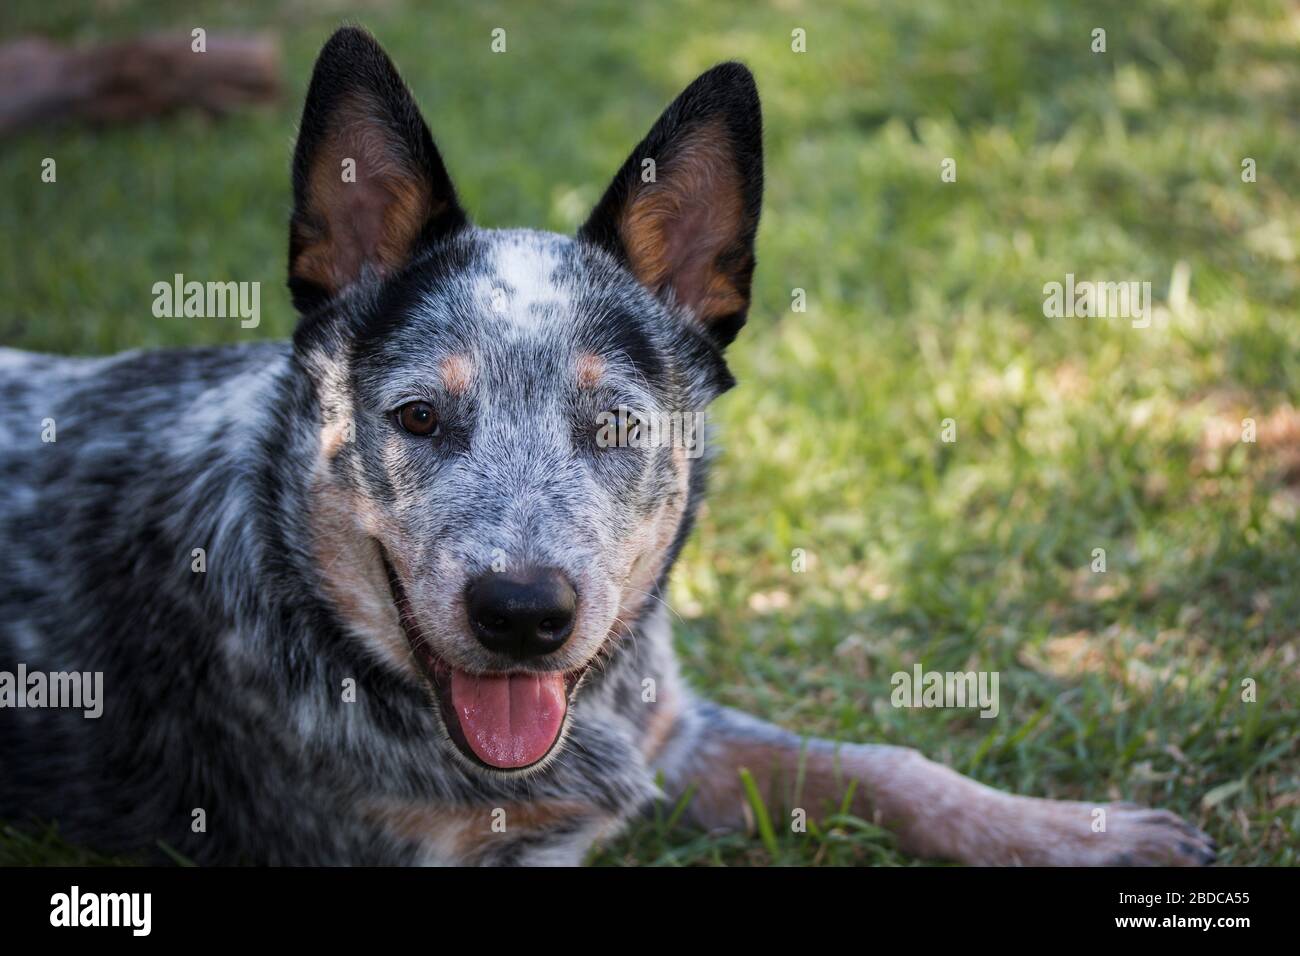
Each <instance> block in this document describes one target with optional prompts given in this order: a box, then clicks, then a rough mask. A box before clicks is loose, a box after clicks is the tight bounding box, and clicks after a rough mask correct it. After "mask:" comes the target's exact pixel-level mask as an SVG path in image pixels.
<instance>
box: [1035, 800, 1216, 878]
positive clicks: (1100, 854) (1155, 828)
mask: <svg viewBox="0 0 1300 956" xmlns="http://www.w3.org/2000/svg"><path fill="white" fill-rule="evenodd" d="M1022 799H1023V798H1022ZM1019 809H1020V810H1021V812H1022V814H1023V816H1022V819H1024V820H1025V821H1026V823H1027V824H1028V825H1029V827H1030V828H1031V830H1032V832H1033V833H1034V834H1035V843H1034V844H1031V846H1032V848H1027V852H1024V853H1023V854H1018V856H1019V857H1020V859H1019V860H1018V862H1023V863H1032V864H1037V865H1047V866H1208V865H1209V864H1211V863H1213V862H1214V861H1215V858H1216V853H1217V850H1218V846H1217V845H1216V844H1215V842H1214V841H1213V840H1212V839H1210V837H1209V836H1208V835H1207V834H1205V833H1204V832H1202V831H1201V830H1199V829H1197V828H1196V827H1194V826H1192V824H1190V823H1188V822H1187V821H1186V820H1184V819H1182V818H1181V817H1179V816H1178V815H1177V814H1174V813H1170V812H1169V811H1168V810H1152V809H1150V808H1148V807H1139V806H1136V805H1134V804H1131V803H1097V804H1089V803H1076V802H1073V801H1055V800H1035V801H1033V805H1032V806H1031V807H1025V806H1022V807H1020V808H1019ZM1030 821H1032V822H1030Z"/></svg>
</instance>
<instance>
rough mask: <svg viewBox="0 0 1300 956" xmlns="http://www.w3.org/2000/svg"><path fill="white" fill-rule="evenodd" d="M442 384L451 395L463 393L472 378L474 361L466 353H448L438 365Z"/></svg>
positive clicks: (467, 388)
mask: <svg viewBox="0 0 1300 956" xmlns="http://www.w3.org/2000/svg"><path fill="white" fill-rule="evenodd" d="M439 369H440V370H441V372H442V384H443V385H445V386H446V387H447V391H449V392H451V394H453V395H464V394H465V392H466V391H468V390H469V383H470V382H471V381H472V380H473V378H474V363H473V362H472V361H470V358H469V356H468V355H448V356H447V357H446V358H445V359H443V360H442V364H441V365H440V366H439Z"/></svg>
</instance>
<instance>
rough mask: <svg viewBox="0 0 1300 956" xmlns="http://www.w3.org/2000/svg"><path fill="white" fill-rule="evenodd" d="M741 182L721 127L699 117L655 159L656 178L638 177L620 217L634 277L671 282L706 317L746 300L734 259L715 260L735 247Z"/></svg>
mask: <svg viewBox="0 0 1300 956" xmlns="http://www.w3.org/2000/svg"><path fill="white" fill-rule="evenodd" d="M649 158H652V159H655V160H656V162H658V157H649ZM741 186H742V184H741V182H740V174H739V171H738V170H737V167H736V164H735V162H734V160H733V158H732V156H731V153H730V144H729V141H728V139H727V134H726V130H725V129H724V128H723V126H722V124H721V123H720V122H716V121H715V122H711V123H708V124H703V125H701V126H699V127H698V128H697V129H695V130H693V131H691V132H690V133H689V134H688V137H687V139H686V142H685V144H684V145H681V146H679V147H678V148H677V150H676V151H675V152H674V154H673V156H672V157H671V158H670V159H669V160H667V162H665V163H663V164H661V165H659V166H658V167H657V169H656V182H652V183H645V182H640V181H638V183H637V186H636V188H635V191H634V192H633V195H632V197H631V198H630V200H629V201H628V204H627V207H626V208H625V210H624V214H623V217H622V221H621V223H620V225H619V234H620V237H621V239H622V241H623V247H624V249H625V250H626V251H627V255H628V259H629V262H630V264H631V266H632V271H633V273H634V274H635V275H636V277H637V278H638V279H639V280H640V281H641V282H642V283H643V284H644V285H645V286H646V287H647V288H650V289H653V290H655V291H659V290H662V289H664V288H671V289H672V291H673V293H674V297H675V300H676V302H677V303H678V304H680V305H686V306H688V307H689V308H690V309H691V310H692V311H693V312H694V314H695V316H696V318H697V319H699V320H700V321H702V322H705V323H707V322H709V321H710V320H712V319H714V318H719V317H722V316H726V315H731V314H733V313H735V312H737V311H738V310H740V309H743V308H745V306H746V304H747V303H746V296H745V293H744V292H743V290H741V289H740V288H738V287H737V284H736V279H735V272H734V271H732V269H734V266H735V265H736V263H726V262H725V261H723V262H720V258H722V259H725V257H726V256H727V255H728V254H729V253H732V252H733V250H736V249H738V247H739V246H740V238H741V235H742V233H743V231H744V228H745V223H744V194H743V192H742V189H741ZM742 254H743V253H742ZM723 265H731V266H732V269H724V268H721V266H723Z"/></svg>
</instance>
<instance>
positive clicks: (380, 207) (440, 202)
mask: <svg viewBox="0 0 1300 956" xmlns="http://www.w3.org/2000/svg"><path fill="white" fill-rule="evenodd" d="M293 207H294V208H293V218H292V220H291V221H290V225H289V289H290V291H291V292H292V294H293V302H294V305H295V306H297V308H298V309H299V311H301V312H307V311H309V310H311V309H313V308H315V307H316V306H318V305H320V304H322V303H323V302H325V301H326V300H328V299H329V298H331V297H332V296H334V295H335V294H337V293H338V292H339V291H340V290H341V289H343V288H344V287H345V286H347V285H348V284H349V283H351V282H353V281H355V280H356V279H357V278H358V276H360V275H361V273H362V271H363V269H365V268H366V267H367V266H369V267H371V268H372V269H374V270H375V272H376V273H377V274H379V275H383V274H386V273H390V272H392V271H394V270H396V269H399V268H400V267H401V266H402V265H404V264H405V263H406V262H407V261H408V260H409V259H410V258H411V256H412V254H413V253H415V252H416V251H417V250H418V249H419V247H420V246H421V245H422V244H423V243H427V242H430V241H432V240H434V239H437V238H439V237H441V236H445V235H448V234H450V233H452V232H454V231H455V230H457V229H459V228H461V227H462V226H464V225H465V222H466V219H465V213H464V212H463V211H462V210H461V208H460V205H459V204H458V203H457V201H456V191H455V189H454V188H453V187H452V184H451V178H450V177H449V176H448V175H447V169H446V167H445V166H443V163H442V157H441V156H439V155H438V149H437V147H436V146H434V145H433V138H432V137H431V136H430V135H429V129H428V127H426V126H425V125H424V120H423V119H421V117H420V111H419V108H418V107H416V105H415V101H414V100H413V99H412V98H411V94H410V91H409V90H407V88H406V86H405V85H404V84H403V83H402V79H401V77H400V76H398V75H397V70H396V69H394V68H393V64H392V61H390V60H389V59H388V56H387V55H386V54H385V53H384V51H383V50H382V49H380V47H379V44H378V43H376V42H375V39H374V37H372V36H371V35H370V34H369V33H366V32H365V31H364V30H359V29H357V28H355V27H344V28H343V29H341V30H339V31H338V32H336V33H335V34H334V35H333V36H332V37H330V39H329V42H328V43H326V44H325V48H324V49H323V50H321V53H320V56H319V57H318V58H317V60H316V69H315V71H314V72H313V73H312V78H311V87H310V89H308V91H307V104H306V106H305V107H304V108H303V112H302V124H301V128H300V130H299V132H298V148H297V150H296V151H295V152H294V157H293Z"/></svg>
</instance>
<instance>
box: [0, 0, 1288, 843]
mask: <svg viewBox="0 0 1300 956" xmlns="http://www.w3.org/2000/svg"><path fill="white" fill-rule="evenodd" d="M345 20H347V21H352V22H357V23H359V24H361V25H363V26H365V27H367V28H368V29H370V30H371V31H372V32H373V33H374V34H375V35H376V36H377V38H378V39H379V41H380V42H381V43H382V44H383V45H384V47H385V48H386V49H387V50H388V51H389V53H390V55H391V56H392V58H393V60H394V61H395V62H396V64H397V66H398V68H399V69H400V70H401V71H402V73H403V74H404V75H405V77H406V79H407V81H408V83H409V84H410V86H411V87H412V89H413V91H414V93H415V95H416V98H417V100H418V101H419V102H420V104H421V106H422V108H423V110H424V113H425V117H426V119H427V121H428V122H429V125H430V127H431V129H432V131H433V134H434V137H435V139H436V140H437V141H438V144H439V147H440V149H441V150H442V153H443V155H444V157H445V159H446V160H447V163H448V165H449V167H450V169H451V171H452V175H453V177H454V178H455V181H456V183H457V186H458V188H459V190H460V192H461V196H462V199H463V201H464V202H465V204H466V206H467V208H468V209H469V210H470V211H471V214H472V215H473V217H474V218H475V219H476V221H477V222H479V223H480V224H482V225H487V226H514V225H527V226H533V227H537V228H546V229H553V230H559V231H564V232H570V231H572V230H573V229H574V228H575V227H576V226H577V224H578V223H579V222H580V221H581V220H582V219H583V218H584V217H585V214H586V212H587V210H588V209H589V208H590V207H591V206H592V204H593V203H594V202H595V201H596V199H597V198H598V196H599V194H600V192H601V190H602V189H603V188H604V186H605V185H606V183H607V182H608V180H609V178H610V177H611V176H612V174H613V172H614V170H615V169H616V168H617V167H618V165H619V163H620V162H621V161H622V160H623V158H624V157H625V156H626V155H627V153H628V152H629V151H630V149H631V148H632V146H633V145H634V144H635V143H636V142H637V141H638V140H639V139H640V137H641V136H642V135H643V134H644V133H645V132H646V131H647V130H648V129H649V126H650V124H651V123H652V122H653V120H654V119H655V118H656V116H657V115H658V113H659V111H660V110H661V109H662V107H663V106H664V105H666V103H667V102H668V101H669V100H670V99H671V98H672V97H673V96H674V95H675V94H676V93H677V92H678V91H679V90H680V89H681V88H682V87H683V86H685V85H686V84H687V83H688V82H689V81H690V80H691V79H692V78H693V77H694V76H695V75H696V74H698V73H699V72H700V71H701V70H703V69H705V68H707V67H708V66H710V65H712V64H714V63H715V62H718V61H720V60H724V59H733V58H734V59H741V60H744V61H745V62H746V63H747V64H748V65H749V66H750V67H751V69H752V70H753V71H754V73H755V74H756V76H757V78H758V83H759V88H760V91H761V94H762V98H763V108H764V113H765V124H766V156H767V184H768V186H767V193H766V202H765V209H764V217H763V223H762V229H761V232H760V241H759V263H760V264H759V269H758V273H757V277H756V290H755V292H756V295H755V303H754V307H753V309H752V312H751V319H750V324H749V326H748V327H747V328H746V330H745V331H744V332H743V333H742V335H741V337H740V338H739V340H738V341H737V343H736V344H735V345H734V346H733V348H732V350H731V353H730V358H731V362H732V365H733V370H734V371H735V373H736V375H737V377H738V378H739V380H740V385H739V387H738V388H736V389H735V390H733V391H732V392H731V393H729V394H728V395H727V396H725V397H724V398H723V399H722V400H721V402H720V403H719V405H718V406H717V409H716V417H717V418H718V419H720V420H721V424H722V429H723V441H724V445H725V447H724V448H723V449H722V451H721V457H720V460H719V462H718V464H717V467H716V470H715V475H714V480H713V492H712V497H711V500H710V502H709V505H708V507H707V509H706V511H705V513H704V515H703V517H702V520H701V522H700V526H699V529H698V531H697V532H696V535H695V537H694V539H693V541H692V542H691V544H690V546H689V547H688V549H687V551H686V553H685V555H684V558H683V560H682V562H681V564H680V565H679V567H678V569H677V571H676V572H675V575H674V580H673V586H672V592H671V595H670V598H671V602H672V605H673V607H674V609H675V611H676V613H677V615H678V618H679V620H678V624H677V639H678V644H679V646H680V649H681V651H682V654H683V657H684V666H685V669H686V672H687V674H688V676H689V677H690V679H691V680H692V681H693V683H694V684H695V685H696V686H697V687H699V688H701V689H702V690H705V691H707V692H708V693H709V694H711V695H712V696H714V697H715V698H717V699H719V700H721V701H722V702H724V703H727V704H732V705H736V706H740V707H743V708H746V709H750V710H753V711H756V712H758V713H760V714H763V715H764V716H766V717H768V718H770V719H773V720H777V721H779V722H781V723H784V724H786V725H787V726H789V727H791V728H794V729H796V730H799V731H804V732H809V733H817V734H821V735H826V736H831V737H835V738H838V739H843V740H872V741H883V742H893V743H903V744H908V745H912V746H916V747H919V748H920V749H922V750H924V751H925V752H926V753H927V754H928V755H929V756H931V757H933V758H935V759H940V760H944V761H946V762H949V763H950V764H952V765H953V766H955V767H956V768H957V769H959V770H961V771H963V772H965V773H969V774H972V775H974V776H975V777H977V778H978V779H980V780H983V781H985V782H987V783H990V784H992V785H995V786H999V787H1005V788H1008V789H1013V790H1016V791H1019V792H1024V793H1030V794H1036V795H1048V796H1056V797H1071V798H1081V799H1082V798H1088V799H1104V798H1116V799H1127V800H1135V801H1139V802H1143V803H1150V804H1154V805H1159V806H1167V807H1169V808H1171V809H1173V810H1175V811H1177V812H1179V813H1181V814H1183V815H1184V816H1186V817H1188V818H1189V819H1191V820H1193V821H1194V822H1197V823H1199V824H1200V825H1201V826H1203V827H1204V828H1205V829H1206V830H1208V831H1209V832H1210V833H1211V835H1213V836H1214V837H1215V838H1216V839H1217V840H1218V842H1219V843H1220V844H1221V846H1222V847H1223V851H1222V853H1221V859H1222V860H1224V861H1225V862H1228V863H1235V864H1251V863H1268V864H1292V865H1294V864H1296V863H1297V862H1300V859H1298V858H1300V849H1298V848H1297V847H1298V844H1300V837H1298V835H1297V834H1298V833H1300V756H1298V753H1297V751H1298V749H1300V745H1298V743H1297V738H1298V736H1300V624H1298V623H1297V622H1300V520H1298V515H1300V409H1298V408H1297V406H1298V405H1300V304H1298V303H1300V299H1298V297H1297V293H1298V292H1300V268H1298V265H1297V251H1298V249H1300V188H1298V187H1300V136H1298V133H1300V128H1298V127H1300V5H1298V4H1296V3H1294V2H1283V0H1231V2H1228V0H1222V2H1219V0H1143V2H1134V0H1123V2H1094V3H1088V4H1080V3H1069V2H1064V0H1061V2H1043V0H1007V2H997V3H992V2H990V3H987V4H986V3H978V4H968V3H955V2H942V0H906V2H904V0H899V2H867V0H859V2H852V3H850V2H827V0H818V2H816V3H813V2H811V0H809V2H804V0H779V2H770V3H749V2H744V3H741V2H737V3H734V4H722V3H709V4H702V3H698V2H671V0H670V2H662V3H626V2H623V0H608V2H584V3H576V2H556V3H547V4H540V3H503V2H491V0H486V2H475V3H472V4H470V3H464V4H453V3H419V2H413V0H412V2H400V0H372V2H366V0H358V2H352V3H347V4H344V3H335V2H332V0H326V2H307V0H290V2H283V3H256V4H247V5H236V4H232V3H228V2H215V3H209V2H197V3H185V4H170V3H155V2H129V0H112V2H60V3H57V4H56V3H49V2H46V0H6V2H5V3H4V5H3V9H0V41H6V42H7V41H12V40H15V39H17V38H19V37H24V36H32V35H39V36H44V37H46V38H48V39H51V40H55V41H58V42H59V43H65V44H71V45H81V44H91V43H96V42H103V41H110V40H118V39H122V38H126V37H131V36H134V35H137V34H140V33H143V32H155V31H176V32H178V33H179V34H188V33H189V32H190V31H191V30H192V29H193V28H195V27H203V28H204V29H206V30H207V31H208V33H209V35H213V36H215V35H217V34H262V35H265V36H268V37H270V38H272V39H273V40H274V42H275V43H277V44H278V46H279V50H280V63H279V66H278V67H277V69H278V70H279V78H280V94H279V97H278V98H277V99H276V100H274V101H273V102H271V103H270V104H268V105H264V106H258V107H253V108H248V109H239V110H236V111H234V112H232V113H231V114H230V115H227V116H224V117H222V118H219V119H215V118H213V117H212V116H209V115H206V114H204V113H202V112H199V111H182V112H180V113H177V114H175V115H173V116H169V117H165V118H154V119H147V120H143V121H140V122H136V123H127V124H112V125H109V126H102V127H91V126H86V125H75V124H74V125H67V126H61V127H58V128H54V127H51V126H49V125H48V124H37V125H36V126H34V127H32V128H29V129H27V130H26V131H24V132H21V133H18V134H15V135H12V136H10V137H8V138H6V139H4V140H0V183H2V184H3V203H0V345H6V346H13V347H19V348H24V349H35V350H46V351H52V352H61V353H107V352H112V351H115V350H120V349H127V348H137V347H152V346H164V345H168V346H170V345H184V344H203V343H216V342H236V341H244V340H251V339H253V338H266V337H283V336H286V335H288V334H289V333H290V331H291V330H292V328H293V324H294V319H295V317H294V314H293V311H292V308H291V307H290V304H289V299H288V295H287V293H286V290H285V288H284V273H285V252H286V247H287V235H286V222H287V218H288V214H289V208H290V193H289V180H288V166H289V158H290V155H291V149H292V144H293V139H294V132H295V125H296V122H297V116H298V111H299V110H300V108H301V103H302V98H303V95H304V94H305V91H306V86H307V81H308V78H309V76H310V69H311V64H312V61H313V58H314V56H315V53H316V52H317V50H318V49H319V48H320V46H321V44H322V43H323V42H324V41H325V39H326V37H327V36H328V35H329V33H330V31H331V30H332V29H333V28H334V27H336V26H338V25H339V24H340V23H342V22H344V21H345ZM498 28H500V29H504V30H505V31H506V32H505V40H506V52H504V53H493V52H492V50H491V42H492V31H493V30H495V29H498ZM1098 28H1100V29H1104V30H1105V31H1106V40H1105V42H1106V49H1105V52H1104V53H1103V52H1094V51H1093V46H1094V45H1095V42H1094V34H1093V31H1094V30H1096V29H1098ZM795 30H803V31H805V36H806V52H802V53H797V52H794V51H793V50H792V42H793V41H792V31H795ZM47 157H52V158H55V159H56V161H57V181H56V182H54V183H44V182H42V180H41V169H42V160H43V159H45V158H47ZM950 158H951V159H954V160H955V161H956V165H955V169H956V181H955V182H944V181H942V179H941V175H940V174H941V164H942V163H943V161H944V160H945V159H950ZM1246 159H1251V160H1253V161H1254V162H1253V168H1254V170H1255V175H1254V181H1253V182H1247V181H1243V161H1244V160H1246ZM175 273H184V274H185V275H186V276H187V278H198V279H200V280H216V281H227V280H235V281H259V282H261V283H262V294H261V316H262V318H261V324H260V326H259V327H258V328H256V329H243V328H241V327H240V325H239V322H238V320H237V319H193V318H190V319H186V318H176V319H158V318H155V317H154V316H153V314H152V311H151V306H152V303H153V294H152V292H151V288H152V285H153V283H155V282H157V281H170V280H171V277H172V276H173V275H174V274H175ZM1067 273H1073V274H1075V275H1076V277H1078V278H1103V279H1108V280H1113V281H1118V280H1129V279H1134V280H1139V281H1149V282H1150V283H1151V289H1152V294H1153V296H1154V298H1155V306H1156V308H1155V315H1154V321H1153V323H1152V326H1151V327H1150V328H1146V329H1138V328H1134V327H1132V324H1131V323H1130V322H1129V321H1127V320H1125V319H1102V318H1060V319H1056V318H1045V317H1044V314H1043V299H1044V294H1043V286H1044V285H1045V284H1046V283H1049V282H1054V281H1055V282H1063V281H1064V279H1065V276H1066V274H1067ZM796 289H802V290H804V292H805V294H806V302H807V308H806V311H803V312H797V311H794V310H793V309H792V300H793V297H794V295H795V293H794V290H796ZM948 418H951V419H953V421H954V422H955V423H956V427H957V441H956V442H953V443H945V442H943V441H941V440H940V431H941V428H942V423H943V421H944V419H948ZM1244 419H1251V420H1253V422H1254V423H1255V427H1256V440H1255V441H1254V442H1247V441H1242V422H1243V420H1244ZM796 549H802V552H803V554H804V555H806V562H807V564H806V570H804V571H802V572H797V571H795V570H793V568H792V562H793V561H794V560H795V556H794V552H795V551H796ZM1095 549H1104V551H1105V558H1106V570H1105V572H1104V573H1102V572H1095V571H1093V570H1092V567H1093V564H1094V561H1095ZM917 662H920V663H922V664H923V665H924V666H925V667H926V668H927V669H930V670H957V669H961V670H965V669H978V670H997V671H998V672H999V673H1000V675H1001V685H1000V691H1001V695H1002V707H1001V713H1000V715H999V717H998V718H997V719H995V720H981V719H979V718H978V717H977V716H976V715H975V712H974V711H957V710H896V709H894V708H892V707H891V706H890V704H889V692H890V689H891V688H890V675H891V674H892V673H893V672H895V671H898V670H909V671H910V669H911V667H912V665H913V664H914V663H917ZM1246 680H1249V681H1253V682H1254V686H1255V688H1256V700H1255V701H1254V702H1249V701H1244V700H1243V699H1242V697H1243V683H1242V682H1243V681H1246ZM673 823H674V820H673V808H672V807H665V808H662V810H661V812H660V813H659V814H658V815H657V816H656V818H655V819H654V820H651V821H649V822H647V823H646V824H645V825H643V826H641V827H639V828H638V829H637V830H636V831H635V832H634V833H633V834H632V836H630V837H629V838H627V839H625V840H623V841H621V842H620V843H618V844H616V845H615V846H613V847H611V848H608V849H606V850H604V851H602V852H600V853H599V854H598V855H597V856H596V858H595V859H596V862H600V863H612V864H620V863H637V864H647V863H661V864H670V865H671V864H683V863H715V862H722V863H769V862H781V863H868V862H874V863H885V864H903V863H910V862H911V861H909V860H908V859H907V858H906V857H903V856H902V855H901V854H899V853H898V852H897V851H896V850H895V849H894V847H893V845H892V843H891V841H890V840H889V838H888V837H887V836H886V835H885V834H883V833H881V832H880V831H878V830H876V829H875V828H874V827H872V826H870V825H869V823H867V822H864V821H856V820H852V819H847V818H834V817H833V818H831V819H829V820H825V821H824V822H823V824H822V825H820V826H816V827H814V828H813V832H810V833H809V834H806V835H796V834H784V835H782V833H783V831H784V830H785V829H786V828H785V827H783V826H780V825H778V826H777V827H776V835H775V837H774V838H773V839H770V840H767V841H761V840H758V839H754V838H750V837H747V836H745V835H737V836H734V837H724V838H719V837H716V836H706V835H700V834H690V833H684V832H681V831H680V830H679V828H677V827H675V826H674V825H673ZM50 852H54V851H51V850H50V848H49V846H48V845H45V846H37V845H36V844H34V843H30V842H26V843H20V842H18V838H17V837H16V836H14V835H13V834H12V833H10V834H9V836H8V837H7V838H6V839H4V840H0V860H6V859H7V860H10V861H15V860H22V859H28V858H42V857H41V855H42V854H47V853H50ZM58 852H63V853H67V854H69V857H68V858H69V859H75V858H76V857H75V853H76V851H75V848H63V849H62V850H60V851H58Z"/></svg>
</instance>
